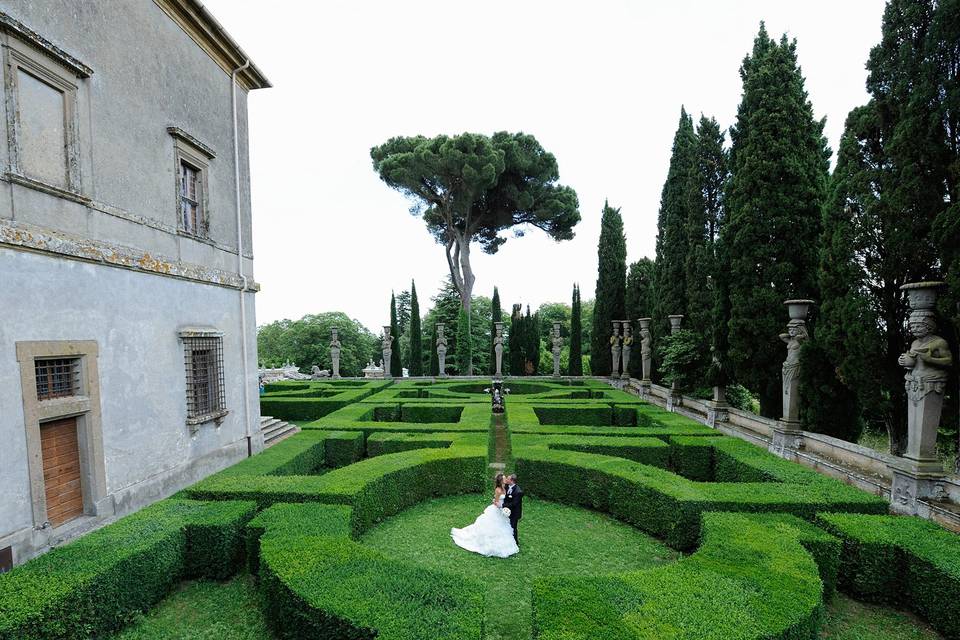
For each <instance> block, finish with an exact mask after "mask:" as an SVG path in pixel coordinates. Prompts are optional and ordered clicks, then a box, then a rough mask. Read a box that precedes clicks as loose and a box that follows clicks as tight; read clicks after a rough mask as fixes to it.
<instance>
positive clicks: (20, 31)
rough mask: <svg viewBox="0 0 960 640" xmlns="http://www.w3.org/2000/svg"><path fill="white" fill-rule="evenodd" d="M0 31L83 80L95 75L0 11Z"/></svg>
mask: <svg viewBox="0 0 960 640" xmlns="http://www.w3.org/2000/svg"><path fill="white" fill-rule="evenodd" d="M0 29H3V30H4V31H7V32H8V33H11V34H13V35H15V36H16V37H17V38H18V39H20V40H22V41H24V42H26V43H27V44H29V45H31V46H33V47H35V48H37V49H39V50H40V51H42V52H44V53H45V54H47V55H48V56H49V57H51V58H53V59H54V60H56V61H57V62H59V63H60V64H61V65H63V66H64V67H66V68H67V69H70V71H72V72H74V73H75V74H77V76H79V77H81V78H89V77H90V76H92V75H93V69H91V68H90V67H88V66H87V65H85V64H83V63H82V62H80V61H79V60H77V59H76V58H74V57H73V56H72V55H70V54H69V53H67V52H66V51H64V50H63V49H61V48H60V47H58V46H57V45H55V44H53V43H52V42H50V41H49V40H47V39H46V38H44V37H43V36H41V35H40V34H39V33H37V32H36V31H34V30H33V29H31V28H30V27H28V26H26V25H25V24H23V23H22V22H20V21H19V20H17V19H15V18H13V17H12V16H10V15H8V14H6V13H4V12H3V11H0Z"/></svg>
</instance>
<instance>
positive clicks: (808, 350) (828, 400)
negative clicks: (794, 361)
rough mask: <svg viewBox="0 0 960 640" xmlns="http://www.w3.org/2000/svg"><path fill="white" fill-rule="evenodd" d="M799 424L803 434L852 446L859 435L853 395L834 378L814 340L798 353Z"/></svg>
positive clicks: (860, 425) (829, 360) (831, 366)
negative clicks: (822, 434)
mask: <svg viewBox="0 0 960 640" xmlns="http://www.w3.org/2000/svg"><path fill="white" fill-rule="evenodd" d="M800 422H801V424H802V425H803V428H804V429H805V430H806V431H813V432H815V433H824V434H826V435H828V436H833V437H834V438H840V439H841V440H846V441H847V442H856V441H857V440H858V439H859V438H860V433H861V432H862V431H863V422H862V420H861V419H860V410H859V405H858V403H857V396H856V394H855V393H854V392H853V391H851V390H850V388H849V387H847V386H846V385H845V384H843V382H842V380H840V378H839V377H838V376H837V367H836V365H835V364H834V363H833V359H832V358H831V357H830V354H829V353H828V352H827V351H826V349H824V348H823V346H822V345H821V344H820V343H819V342H818V340H817V338H816V337H813V338H812V339H810V340H808V341H807V342H806V343H805V344H804V345H803V347H801V351H800Z"/></svg>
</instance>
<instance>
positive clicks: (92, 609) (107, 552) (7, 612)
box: [0, 500, 255, 640]
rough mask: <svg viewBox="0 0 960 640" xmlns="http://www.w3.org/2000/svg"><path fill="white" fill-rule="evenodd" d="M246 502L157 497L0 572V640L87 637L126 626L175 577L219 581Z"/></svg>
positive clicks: (235, 559)
mask: <svg viewBox="0 0 960 640" xmlns="http://www.w3.org/2000/svg"><path fill="white" fill-rule="evenodd" d="M254 509H255V505H254V504H253V503H251V502H219V503H204V502H194V501H189V500H162V501H160V502H158V503H156V504H154V505H151V506H149V507H147V508H145V509H143V510H141V511H139V512H137V513H135V514H133V515H130V516H127V517H125V518H123V519H121V520H119V521H118V522H116V523H114V524H111V525H109V526H106V527H104V528H102V529H99V530H97V531H94V532H93V533H90V534H88V535H86V536H84V537H82V538H80V539H78V540H76V541H74V542H71V543H70V544H68V545H65V546H63V547H59V548H57V549H54V550H52V551H50V552H49V553H46V554H44V555H42V556H40V557H39V558H35V559H34V560H32V561H30V562H28V563H26V564H24V565H22V566H19V567H16V568H14V569H13V570H12V571H10V572H9V573H5V574H2V575H0V639H2V640H33V639H37V640H58V639H61V638H64V639H65V638H86V637H91V636H99V635H101V634H105V633H109V632H111V631H113V630H116V629H119V628H121V627H122V626H124V625H125V624H126V623H127V622H128V621H129V620H130V619H131V618H132V617H133V616H134V615H135V614H137V613H138V612H142V611H146V610H147V609H148V608H149V607H150V606H151V605H153V604H154V603H156V602H157V601H159V600H160V599H161V598H163V597H164V596H165V595H166V594H167V593H168V592H169V591H170V589H171V587H173V585H175V584H176V583H177V582H178V581H179V580H180V579H182V578H185V577H198V576H204V577H211V578H217V579H222V578H224V577H226V576H228V575H230V574H231V573H233V571H234V570H235V569H236V567H237V565H238V564H239V559H240V558H241V557H242V555H243V549H244V544H243V536H242V533H241V532H242V529H243V525H244V524H245V523H246V522H247V521H248V520H249V519H250V518H251V517H252V516H253V514H254Z"/></svg>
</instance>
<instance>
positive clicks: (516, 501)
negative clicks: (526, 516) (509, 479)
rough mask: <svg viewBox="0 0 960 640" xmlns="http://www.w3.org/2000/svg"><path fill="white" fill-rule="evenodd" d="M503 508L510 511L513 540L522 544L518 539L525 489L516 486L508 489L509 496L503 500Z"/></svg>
mask: <svg viewBox="0 0 960 640" xmlns="http://www.w3.org/2000/svg"><path fill="white" fill-rule="evenodd" d="M503 506H504V507H506V508H508V509H510V526H511V527H513V539H514V541H516V542H517V544H520V540H519V539H518V538H517V524H518V523H519V522H520V518H522V517H523V489H521V488H520V485H518V484H515V485H512V486H509V487H507V495H506V496H504V498H503Z"/></svg>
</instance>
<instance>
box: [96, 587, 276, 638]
mask: <svg viewBox="0 0 960 640" xmlns="http://www.w3.org/2000/svg"><path fill="white" fill-rule="evenodd" d="M272 637H273V636H272V635H271V633H270V632H269V631H268V629H267V622H266V620H265V619H264V617H263V613H262V612H261V610H260V600H259V595H258V593H257V589H256V587H255V586H254V584H253V579H252V578H251V577H250V576H249V575H246V574H244V575H240V576H237V577H236V578H233V579H232V580H230V581H228V582H225V583H219V582H214V581H212V580H192V581H190V582H185V583H183V584H182V585H181V586H180V588H179V589H177V590H176V591H174V592H173V593H172V594H170V595H169V596H167V597H166V598H165V599H164V600H163V602H161V603H160V604H159V605H157V606H156V607H154V608H153V609H152V610H151V611H150V612H149V613H148V614H147V615H146V616H143V617H142V618H141V619H139V620H137V621H136V622H134V623H133V624H132V625H131V626H129V627H127V628H126V629H124V630H123V631H122V632H120V633H118V634H116V635H114V636H113V640H272Z"/></svg>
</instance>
